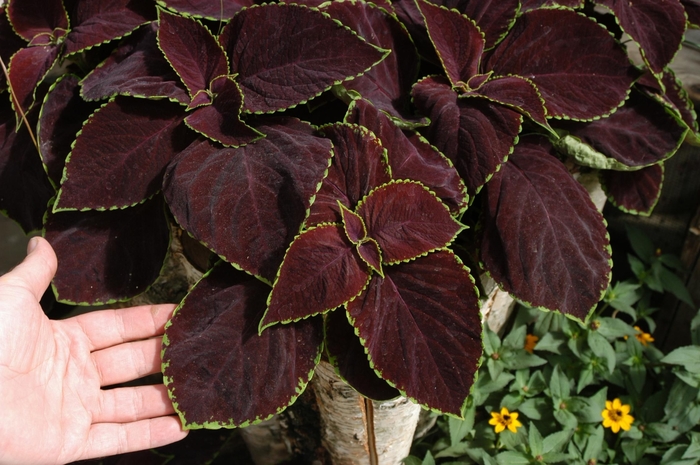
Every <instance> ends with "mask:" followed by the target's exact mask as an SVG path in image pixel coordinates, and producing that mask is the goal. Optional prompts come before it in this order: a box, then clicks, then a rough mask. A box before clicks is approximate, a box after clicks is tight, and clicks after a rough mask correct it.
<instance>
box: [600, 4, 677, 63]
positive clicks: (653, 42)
mask: <svg viewBox="0 0 700 465" xmlns="http://www.w3.org/2000/svg"><path fill="white" fill-rule="evenodd" d="M595 3H597V4H598V5H603V6H605V7H606V8H609V9H610V10H611V11H612V12H613V13H614V15H615V18H616V19H617V21H618V23H619V24H620V27H621V28H622V30H623V31H624V32H626V33H627V34H628V35H629V36H630V37H631V38H632V39H633V40H634V41H635V42H637V43H638V44H639V48H640V50H641V52H642V57H644V61H645V62H646V63H647V65H648V66H649V68H650V69H651V70H652V71H653V72H654V73H655V74H657V75H661V74H662V73H663V71H664V68H665V67H666V66H667V65H668V64H669V63H670V62H671V59H673V56H674V55H675V54H676V52H677V51H678V49H680V47H681V41H682V40H683V34H684V33H685V23H686V17H685V9H684V8H683V5H682V4H681V2H680V1H679V0H666V1H664V2H659V1H658V0H635V1H634V2H631V1H618V0H595Z"/></svg>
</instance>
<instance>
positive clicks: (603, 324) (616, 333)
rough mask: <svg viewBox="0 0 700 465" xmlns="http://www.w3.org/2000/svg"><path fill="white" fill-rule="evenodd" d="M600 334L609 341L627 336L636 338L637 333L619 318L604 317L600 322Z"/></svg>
mask: <svg viewBox="0 0 700 465" xmlns="http://www.w3.org/2000/svg"><path fill="white" fill-rule="evenodd" d="M597 321H598V324H599V326H598V332H599V333H600V334H601V335H602V336H603V337H605V338H607V339H608V340H612V339H617V338H621V337H625V336H634V335H635V334H637V331H636V330H635V329H634V328H633V327H632V326H630V325H628V324H627V323H625V322H624V321H622V320H620V319H618V318H609V317H603V318H599V319H598V320H597Z"/></svg>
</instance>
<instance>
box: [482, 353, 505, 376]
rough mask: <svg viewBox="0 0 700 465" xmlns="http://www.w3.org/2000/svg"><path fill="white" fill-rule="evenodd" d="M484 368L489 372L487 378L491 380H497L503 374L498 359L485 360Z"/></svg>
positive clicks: (501, 363)
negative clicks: (489, 377)
mask: <svg viewBox="0 0 700 465" xmlns="http://www.w3.org/2000/svg"><path fill="white" fill-rule="evenodd" d="M486 367H487V368H488V370H489V376H491V379H498V377H499V376H501V373H503V368H504V364H503V362H502V361H501V360H500V359H498V360H494V359H493V358H491V357H489V358H488V359H486Z"/></svg>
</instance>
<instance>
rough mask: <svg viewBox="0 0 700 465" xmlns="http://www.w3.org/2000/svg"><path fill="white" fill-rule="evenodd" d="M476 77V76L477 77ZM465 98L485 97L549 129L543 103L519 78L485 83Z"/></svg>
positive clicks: (530, 85)
mask: <svg viewBox="0 0 700 465" xmlns="http://www.w3.org/2000/svg"><path fill="white" fill-rule="evenodd" d="M477 77H478V76H477ZM464 95H465V96H475V97H476V96H479V97H485V98H487V99H489V100H491V101H494V102H497V103H500V104H502V105H505V106H508V107H511V108H512V109H514V110H516V111H518V112H520V113H522V114H524V115H525V116H527V117H529V118H530V119H532V120H533V121H536V122H537V123H538V124H540V125H542V126H544V127H546V128H549V124H548V123H547V119H546V110H545V107H544V101H543V100H542V97H541V96H540V93H539V92H538V91H537V88H536V87H535V86H534V84H533V83H532V82H530V81H528V80H527V79H525V78H523V77H520V76H503V77H496V78H493V79H489V80H487V81H485V82H484V83H483V84H481V85H480V86H479V88H478V89H476V90H474V91H471V92H467V93H466V94H464Z"/></svg>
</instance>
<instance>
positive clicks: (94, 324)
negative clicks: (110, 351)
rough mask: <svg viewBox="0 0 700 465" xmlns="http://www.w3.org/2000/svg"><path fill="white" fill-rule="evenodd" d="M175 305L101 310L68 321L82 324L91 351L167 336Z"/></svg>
mask: <svg viewBox="0 0 700 465" xmlns="http://www.w3.org/2000/svg"><path fill="white" fill-rule="evenodd" d="M174 309H175V305H173V304H162V305H143V306H140V307H131V308H120V309H117V310H100V311H97V312H89V313H84V314H82V315H78V316H76V317H73V318H70V319H68V320H66V321H70V322H72V323H75V324H78V325H79V326H80V328H81V329H82V331H83V332H84V333H85V335H86V336H87V337H88V340H89V341H90V345H91V348H90V350H91V351H94V350H99V349H104V348H106V347H111V346H114V345H117V344H121V343H124V342H129V341H137V340H139V339H146V338H150V337H153V336H158V335H161V334H163V331H164V329H163V328H164V327H165V323H166V322H167V321H168V319H169V318H170V316H171V315H172V313H173V310H174Z"/></svg>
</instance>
